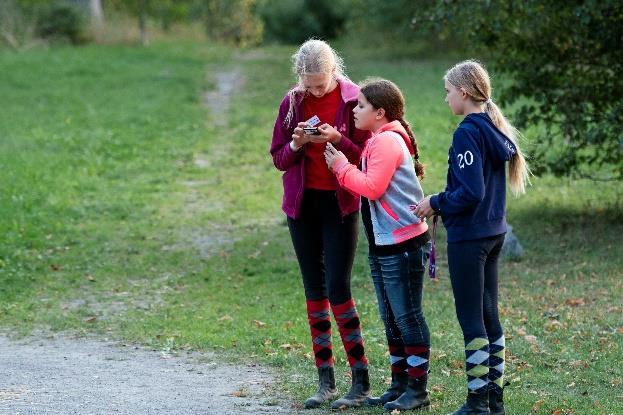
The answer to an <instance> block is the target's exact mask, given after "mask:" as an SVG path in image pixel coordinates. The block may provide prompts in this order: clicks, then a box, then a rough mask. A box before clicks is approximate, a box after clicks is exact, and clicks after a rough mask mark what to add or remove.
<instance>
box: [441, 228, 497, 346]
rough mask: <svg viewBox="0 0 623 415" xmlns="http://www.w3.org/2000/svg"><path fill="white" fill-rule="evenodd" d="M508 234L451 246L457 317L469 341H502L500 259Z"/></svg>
mask: <svg viewBox="0 0 623 415" xmlns="http://www.w3.org/2000/svg"><path fill="white" fill-rule="evenodd" d="M503 244H504V235H503V234H502V235H497V236H493V237H489V238H483V239H476V240H472V241H463V242H454V243H448V266H449V268H450V279H451V281H452V291H453V292H454V302H455V307H456V315H457V317H458V320H459V324H460V325H461V329H462V330H463V338H464V340H465V342H466V343H467V342H469V341H471V340H472V339H474V338H476V337H479V338H489V339H498V338H499V337H500V336H502V334H503V333H502V326H501V324H500V318H499V315H498V259H499V256H500V251H501V249H502V245H503Z"/></svg>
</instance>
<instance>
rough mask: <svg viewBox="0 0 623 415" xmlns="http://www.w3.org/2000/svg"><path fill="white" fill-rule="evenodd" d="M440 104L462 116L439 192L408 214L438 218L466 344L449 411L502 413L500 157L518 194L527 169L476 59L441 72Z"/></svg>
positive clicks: (502, 210) (465, 414)
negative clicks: (459, 395) (461, 397)
mask: <svg viewBox="0 0 623 415" xmlns="http://www.w3.org/2000/svg"><path fill="white" fill-rule="evenodd" d="M444 81H445V89H446V102H447V103H448V105H449V106H450V109H451V110H452V112H453V113H454V114H456V115H464V116H465V118H464V119H463V121H462V122H461V123H460V124H459V126H458V128H457V129H456V131H455V132H454V136H453V138H452V145H451V146H450V150H449V152H448V174H447V185H446V190H445V191H444V192H441V193H438V194H436V195H432V196H427V197H426V198H424V200H422V202H420V203H419V204H418V205H417V207H416V209H415V211H414V212H415V214H416V215H417V216H418V217H420V218H424V217H429V216H433V215H441V218H442V219H443V223H444V226H445V227H446V230H447V233H448V266H449V268H450V279H451V282H452V291H453V292H454V299H455V306H456V314H457V317H458V320H459V324H460V325H461V329H462V331H463V339H464V341H465V361H466V363H465V366H466V371H467V389H468V394H467V400H466V402H465V404H464V405H463V406H462V407H461V408H459V409H458V410H457V411H456V412H455V413H454V415H480V414H496V415H500V414H504V404H503V396H502V387H503V383H504V381H503V375H504V347H505V346H504V333H503V331H502V326H501V325H500V320H499V316H498V258H499V255H500V251H501V249H502V245H503V243H504V235H505V233H506V217H505V216H506V214H505V211H506V170H505V166H506V162H507V161H508V162H509V176H510V189H511V192H513V193H514V194H515V195H518V194H521V193H524V192H525V185H526V183H527V182H528V175H529V169H528V166H527V165H526V161H525V158H524V156H523V154H522V152H521V150H520V149H519V146H518V143H517V137H518V135H519V132H518V131H517V130H516V129H515V128H514V127H513V126H512V125H511V124H510V123H509V122H508V121H507V120H506V118H504V115H503V114H502V112H501V111H500V109H499V108H498V106H497V105H496V104H495V103H494V102H493V101H492V100H491V84H490V81H489V74H488V73H487V71H486V70H485V69H484V68H483V67H482V65H480V64H479V63H478V62H476V61H472V60H468V61H464V62H461V63H459V64H457V65H455V66H454V67H452V68H451V69H450V70H448V72H447V73H446V75H445V77H444Z"/></svg>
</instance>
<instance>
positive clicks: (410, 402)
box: [383, 379, 430, 411]
mask: <svg viewBox="0 0 623 415" xmlns="http://www.w3.org/2000/svg"><path fill="white" fill-rule="evenodd" d="M429 407H430V399H429V398H428V391H427V390H426V381H425V380H419V381H418V379H409V383H408V384H407V390H405V391H404V393H403V394H402V395H400V396H399V397H398V399H396V400H394V401H391V402H387V403H386V404H385V405H383V408H385V409H387V410H388V411H393V410H394V409H398V410H399V411H407V410H409V409H424V408H427V409H428V408H429Z"/></svg>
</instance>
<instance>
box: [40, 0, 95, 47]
mask: <svg viewBox="0 0 623 415" xmlns="http://www.w3.org/2000/svg"><path fill="white" fill-rule="evenodd" d="M37 34H38V35H39V36H40V37H41V38H43V39H48V40H52V41H58V40H61V41H69V42H71V43H72V44H74V45H76V44H81V43H84V42H86V40H87V36H86V23H85V19H84V15H83V14H82V12H81V11H80V10H78V9H77V8H75V7H73V6H71V5H69V4H68V3H64V2H60V3H52V4H51V5H49V6H48V7H46V8H44V9H42V10H41V11H40V13H39V16H38V19H37Z"/></svg>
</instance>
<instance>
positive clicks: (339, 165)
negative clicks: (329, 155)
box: [332, 157, 350, 174]
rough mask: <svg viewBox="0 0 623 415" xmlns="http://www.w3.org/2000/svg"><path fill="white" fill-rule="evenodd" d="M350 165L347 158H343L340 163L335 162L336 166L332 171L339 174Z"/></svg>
mask: <svg viewBox="0 0 623 415" xmlns="http://www.w3.org/2000/svg"><path fill="white" fill-rule="evenodd" d="M349 164H350V163H349V162H348V160H347V159H346V157H342V158H340V159H339V160H338V161H336V162H335V164H334V165H333V168H332V170H333V172H334V173H335V174H338V173H339V172H340V170H342V169H343V168H344V167H346V166H347V165H349Z"/></svg>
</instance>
